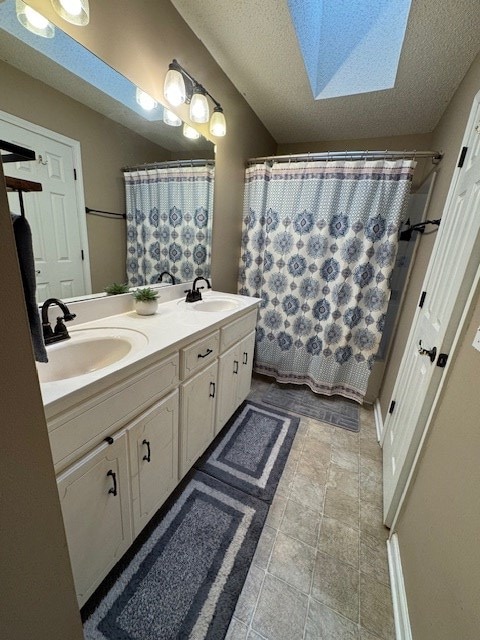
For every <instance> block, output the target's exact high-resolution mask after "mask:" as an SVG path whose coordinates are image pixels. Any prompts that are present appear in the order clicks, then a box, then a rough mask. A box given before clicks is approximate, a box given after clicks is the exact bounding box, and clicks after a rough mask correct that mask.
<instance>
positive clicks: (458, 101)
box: [379, 55, 480, 419]
mask: <svg viewBox="0 0 480 640" xmlns="http://www.w3.org/2000/svg"><path fill="white" fill-rule="evenodd" d="M479 90H480V55H478V56H477V58H476V59H475V60H474V62H473V63H472V65H471V67H470V69H469V70H468V72H467V74H466V75H465V77H464V79H463V80H462V82H461V83H460V86H459V88H458V89H457V91H456V93H455V95H454V96H453V98H452V100H451V101H450V103H449V105H448V107H447V109H446V110H445V113H444V114H443V116H442V118H441V120H440V122H439V124H438V126H437V127H436V128H435V131H434V132H433V136H432V147H434V148H435V149H439V150H440V151H443V153H444V157H443V159H442V161H441V163H440V165H439V166H438V175H437V179H436V182H435V188H434V190H433V195H432V200H431V203H430V207H429V211H428V216H429V217H430V218H440V217H441V215H442V213H443V207H444V204H445V199H446V197H447V193H448V189H449V187H450V182H451V180H452V176H453V172H454V170H455V167H456V165H457V161H458V154H459V150H460V145H461V143H462V138H463V134H464V131H465V127H466V124H467V120H468V116H469V113H470V109H471V107H472V103H473V98H474V97H475V95H476V93H477V92H478V91H479ZM435 238H436V234H434V233H433V234H431V235H426V236H422V237H421V239H420V240H419V246H418V251H417V255H416V258H415V266H414V269H413V270H412V274H411V278H410V283H409V287H408V291H407V294H406V296H405V301H404V304H403V308H402V311H401V314H400V318H399V323H398V328H397V334H396V337H395V341H394V344H393V346H392V350H391V352H390V356H389V360H388V363H387V369H386V371H385V375H384V378H383V382H382V387H381V389H380V394H379V401H380V406H381V411H382V416H383V419H385V417H386V415H387V411H388V407H389V405H390V400H391V399H392V392H393V387H394V385H395V380H396V377H397V374H398V369H399V367H400V362H401V359H402V355H403V351H404V349H405V345H406V342H407V338H408V333H409V331H410V326H411V324H412V320H413V317H414V315H415V311H416V308H417V304H418V299H419V297H420V293H421V291H422V284H423V279H424V277H425V273H426V270H427V266H428V261H429V259H430V255H431V253H432V249H433V245H434V242H435Z"/></svg>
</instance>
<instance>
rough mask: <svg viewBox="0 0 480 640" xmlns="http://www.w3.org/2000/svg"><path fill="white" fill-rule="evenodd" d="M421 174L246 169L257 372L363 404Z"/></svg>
mask: <svg viewBox="0 0 480 640" xmlns="http://www.w3.org/2000/svg"><path fill="white" fill-rule="evenodd" d="M414 167H415V163H414V162H411V161H404V160H402V161H383V160H382V161H360V162H354V161H349V162H298V163H294V164H293V163H292V164H285V163H283V164H282V163H278V162H276V163H273V166H268V165H266V164H257V165H254V166H251V167H249V168H248V169H247V172H246V186H245V189H246V193H245V211H244V230H243V239H242V243H243V246H242V255H241V262H240V284H239V292H240V293H241V294H245V295H250V296H256V297H259V298H261V300H262V302H261V305H260V314H259V322H258V325H257V346H256V354H255V364H254V370H255V371H258V372H259V373H264V374H266V375H271V376H273V377H275V378H276V379H277V380H278V381H280V382H289V383H296V384H306V385H308V386H309V387H310V388H311V389H312V390H313V391H316V392H318V393H323V394H325V395H333V394H339V395H343V396H345V397H347V398H351V399H353V400H357V401H359V402H361V401H362V399H363V397H364V395H365V393H366V389H367V383H368V377H369V375H370V370H371V367H372V365H373V360H374V357H375V354H376V352H377V350H378V346H379V343H380V338H381V335H382V331H383V324H384V320H385V313H386V311H387V306H388V301H389V297H390V290H389V278H390V274H391V272H392V268H393V266H394V262H395V255H396V252H397V247H398V230H399V226H400V223H401V218H402V214H403V211H404V209H405V206H406V203H407V199H408V194H409V191H410V183H411V179H412V175H413V170H414Z"/></svg>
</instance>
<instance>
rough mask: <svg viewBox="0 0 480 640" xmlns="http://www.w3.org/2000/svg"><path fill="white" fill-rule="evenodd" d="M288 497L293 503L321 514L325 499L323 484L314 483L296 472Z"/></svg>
mask: <svg viewBox="0 0 480 640" xmlns="http://www.w3.org/2000/svg"><path fill="white" fill-rule="evenodd" d="M289 497H290V498H291V499H292V500H295V502H299V503H300V504H303V505H305V506H306V507H308V508H310V509H314V510H315V511H318V512H320V513H321V512H322V510H323V501H324V498H325V484H324V483H321V482H315V481H314V480H312V479H311V478H309V477H308V476H305V475H303V474H302V473H299V472H298V470H297V473H296V474H295V477H294V479H293V482H292V484H291V488H290V494H289Z"/></svg>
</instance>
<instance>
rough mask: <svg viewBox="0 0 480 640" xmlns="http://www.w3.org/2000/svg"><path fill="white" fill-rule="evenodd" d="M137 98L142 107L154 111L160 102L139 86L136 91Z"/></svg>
mask: <svg viewBox="0 0 480 640" xmlns="http://www.w3.org/2000/svg"><path fill="white" fill-rule="evenodd" d="M136 98H137V104H139V105H140V106H141V107H142V109H145V111H152V109H156V108H157V107H158V102H157V101H156V100H155V98H152V96H150V95H148V93H145V91H142V90H141V89H139V88H138V87H137V91H136Z"/></svg>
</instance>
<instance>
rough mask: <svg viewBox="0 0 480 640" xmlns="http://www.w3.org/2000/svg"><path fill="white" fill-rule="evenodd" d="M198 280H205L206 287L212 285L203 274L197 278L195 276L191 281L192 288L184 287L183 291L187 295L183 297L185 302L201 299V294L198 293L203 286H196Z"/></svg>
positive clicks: (209, 287)
mask: <svg viewBox="0 0 480 640" xmlns="http://www.w3.org/2000/svg"><path fill="white" fill-rule="evenodd" d="M199 280H205V282H206V283H207V288H208V289H211V288H212V285H211V284H210V282H209V281H208V280H207V278H204V277H203V276H198V278H195V280H194V281H193V285H192V288H191V289H186V290H185V291H184V293H186V294H187V297H186V298H185V302H198V301H199V300H201V299H202V294H201V293H200V289H204V288H205V287H197V286H196V285H197V282H198V281H199Z"/></svg>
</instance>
